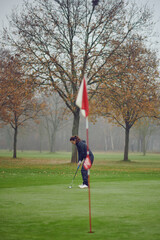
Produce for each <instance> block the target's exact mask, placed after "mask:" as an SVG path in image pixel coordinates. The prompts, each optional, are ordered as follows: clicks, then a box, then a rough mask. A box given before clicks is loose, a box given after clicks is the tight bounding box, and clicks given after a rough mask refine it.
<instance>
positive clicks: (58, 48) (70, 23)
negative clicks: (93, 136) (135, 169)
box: [4, 0, 151, 162]
mask: <svg viewBox="0 0 160 240" xmlns="http://www.w3.org/2000/svg"><path fill="white" fill-rule="evenodd" d="M150 17H151V14H150V12H149V11H148V10H147V9H146V8H144V9H138V8H137V6H136V4H132V6H131V7H128V6H127V4H126V3H124V1H123V0H101V1H98V0H94V1H93V0H92V1H91V0H67V1H64V0H52V1H49V0H36V1H35V2H34V4H30V3H29V2H28V1H25V2H24V9H23V11H22V12H21V13H20V14H16V13H13V15H12V18H11V21H10V29H9V31H7V30H5V32H4V33H5V34H4V39H5V43H6V42H7V43H9V44H11V45H12V47H15V48H16V50H18V51H19V52H20V56H21V57H22V61H23V63H24V64H25V65H26V66H27V68H28V71H29V70H30V74H31V75H32V77H33V79H36V83H38V84H41V85H43V86H44V87H46V86H47V85H49V86H52V87H53V89H54V90H55V91H57V93H58V94H59V96H60V97H61V98H62V99H63V101H64V102H65V104H66V106H67V107H68V109H69V110H70V111H71V112H72V114H73V127H72V135H77V134H78V130H79V119H80V111H79V108H78V107H77V106H76V104H75V100H76V96H77V91H78V89H79V86H80V82H81V80H82V78H83V76H84V74H86V75H87V78H88V85H89V86H90V88H92V90H93V88H94V93H95V92H96V90H97V89H98V87H99V86H100V84H101V79H100V72H101V69H102V68H103V67H104V66H105V65H106V63H107V62H108V61H110V59H111V58H113V56H115V54H116V52H117V50H118V48H119V47H120V46H121V44H122V43H123V42H124V41H125V40H127V38H128V37H129V35H130V33H131V32H132V31H138V30H139V31H141V30H142V29H143V28H145V27H146V26H147V24H148V23H150ZM148 25H149V24H148ZM145 29H146V28H145ZM110 62H111V61H110ZM111 70H112V69H111V68H108V74H109V72H110V71H111ZM91 97H92V96H91V95H90V98H91ZM76 159H77V151H76V147H74V148H73V149H72V159H71V162H76Z"/></svg>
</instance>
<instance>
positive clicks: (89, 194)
mask: <svg viewBox="0 0 160 240" xmlns="http://www.w3.org/2000/svg"><path fill="white" fill-rule="evenodd" d="M86 135H87V155H89V136H88V117H86ZM88 196H89V225H90V232H89V233H92V224H91V193H90V169H88Z"/></svg>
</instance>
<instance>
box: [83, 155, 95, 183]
mask: <svg viewBox="0 0 160 240" xmlns="http://www.w3.org/2000/svg"><path fill="white" fill-rule="evenodd" d="M90 160H91V163H92V164H93V160H94V156H93V155H91V156H90ZM81 174H82V179H83V184H86V185H87V186H88V170H86V169H85V168H84V166H83V165H82V168H81Z"/></svg>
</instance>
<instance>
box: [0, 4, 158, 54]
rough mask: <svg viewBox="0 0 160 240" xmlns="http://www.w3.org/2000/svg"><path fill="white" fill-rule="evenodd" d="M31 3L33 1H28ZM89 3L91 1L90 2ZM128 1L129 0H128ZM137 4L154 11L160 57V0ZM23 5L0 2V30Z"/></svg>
mask: <svg viewBox="0 0 160 240" xmlns="http://www.w3.org/2000/svg"><path fill="white" fill-rule="evenodd" d="M28 1H30V2H33V1H34V0H28ZM90 1H91V0H90ZM129 1H130V0H129ZM135 2H137V3H138V4H140V5H141V4H142V5H143V4H146V3H147V5H148V6H149V7H151V9H153V11H154V21H155V22H157V23H156V25H155V27H154V29H153V30H154V32H156V36H155V38H154V40H155V39H156V40H157V41H158V43H157V44H156V48H158V49H159V54H158V55H159V56H160V0H135ZM22 4H23V0H0V30H1V29H2V26H4V25H5V26H6V24H7V22H8V21H7V18H6V16H7V15H10V14H11V12H12V9H13V8H16V9H18V10H19V9H21V6H22Z"/></svg>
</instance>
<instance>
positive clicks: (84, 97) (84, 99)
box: [76, 78, 89, 117]
mask: <svg viewBox="0 0 160 240" xmlns="http://www.w3.org/2000/svg"><path fill="white" fill-rule="evenodd" d="M76 105H77V106H78V107H79V108H80V109H81V113H82V115H83V116H84V117H88V114H89V104H88V94H87V85H86V80H85V78H83V80H82V83H81V85H80V88H79V91H78V95H77V99H76Z"/></svg>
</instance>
